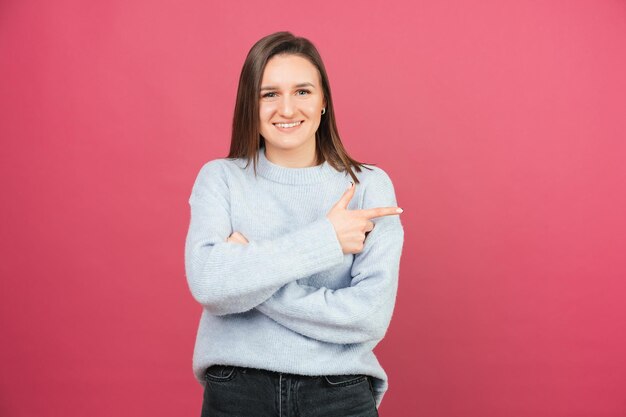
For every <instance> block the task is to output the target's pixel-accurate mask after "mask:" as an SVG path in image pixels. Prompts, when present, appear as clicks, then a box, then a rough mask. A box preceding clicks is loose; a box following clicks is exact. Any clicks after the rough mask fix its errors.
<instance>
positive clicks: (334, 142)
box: [228, 32, 375, 184]
mask: <svg viewBox="0 0 626 417" xmlns="http://www.w3.org/2000/svg"><path fill="white" fill-rule="evenodd" d="M278 54H288V55H298V56H301V57H303V58H306V59H308V60H309V61H310V62H311V63H312V64H313V65H314V66H315V67H316V68H317V70H318V71H319V74H320V79H321V81H322V91H323V93H324V97H325V98H326V113H325V114H324V115H322V118H321V120H320V125H319V127H318V129H317V131H316V132H315V150H316V157H317V164H318V165H319V164H321V163H323V162H324V161H328V163H329V164H330V165H331V166H332V167H333V168H335V169H336V170H337V171H340V172H346V171H347V172H348V173H349V175H350V176H351V177H352V179H353V180H354V182H355V183H356V184H358V183H359V180H358V178H357V177H356V175H355V173H354V171H353V170H355V171H356V172H361V168H365V169H371V168H368V167H366V166H364V163H363V162H358V161H356V160H354V159H352V158H351V157H350V156H349V155H348V152H346V150H345V148H344V147H343V144H342V143H341V138H340V137H339V131H338V129H337V124H336V122H335V109H334V106H333V99H332V95H331V92H330V83H329V82H328V75H327V74H326V69H325V68H324V63H323V62H322V58H321V56H320V54H319V52H318V51H317V49H316V48H315V46H314V45H313V43H311V41H309V40H308V39H306V38H303V37H296V36H294V35H293V34H292V33H291V32H276V33H273V34H271V35H268V36H265V37H264V38H262V39H260V40H259V41H257V42H256V43H255V44H254V45H253V46H252V48H251V49H250V51H249V52H248V56H247V57H246V60H245V62H244V64H243V68H242V69H241V75H240V76H239V86H238V88H237V101H236V103H235V113H234V115H233V128H232V136H231V141H230V152H229V154H228V158H244V159H247V161H248V164H249V163H250V161H251V160H253V161H254V173H255V175H256V166H257V162H258V152H259V149H260V148H261V146H265V139H264V138H263V137H262V136H261V133H260V120H259V90H260V88H261V85H260V84H261V80H262V77H263V71H264V70H265V65H266V64H267V62H268V61H269V60H270V58H272V57H273V56H274V55H278ZM368 165H375V164H368Z"/></svg>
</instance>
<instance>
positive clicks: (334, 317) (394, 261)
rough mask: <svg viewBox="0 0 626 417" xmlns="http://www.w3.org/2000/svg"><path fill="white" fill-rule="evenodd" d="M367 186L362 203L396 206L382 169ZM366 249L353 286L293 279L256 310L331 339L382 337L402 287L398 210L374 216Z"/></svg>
mask: <svg viewBox="0 0 626 417" xmlns="http://www.w3.org/2000/svg"><path fill="white" fill-rule="evenodd" d="M377 173H378V174H377V176H376V178H375V181H373V183H372V184H370V186H368V188H367V189H366V191H365V195H364V199H363V208H371V207H388V206H390V207H393V206H396V204H397V203H396V197H395V192H394V189H393V185H392V183H391V180H390V179H389V177H388V176H387V174H386V173H385V172H384V171H382V170H381V169H379V170H378V171H377ZM372 221H373V222H374V223H375V226H374V229H373V230H372V231H371V232H370V233H369V234H368V235H367V238H366V239H365V243H364V247H363V250H362V251H361V252H360V253H358V254H355V256H354V260H353V263H352V268H351V276H352V279H351V283H350V286H348V287H345V288H340V289H329V288H325V287H322V288H315V287H311V286H306V285H302V284H299V283H298V282H290V283H288V284H286V285H285V286H283V287H282V288H281V289H280V290H278V291H277V292H276V293H275V294H274V295H273V296H272V297H271V298H269V299H268V300H267V301H265V302H264V303H262V304H260V305H259V306H257V307H256V308H257V310H259V311H261V312H262V313H264V314H265V315H267V316H269V317H270V318H272V319H273V320H275V321H276V322H278V323H280V324H281V325H283V326H285V327H287V328H289V329H291V330H293V331H295V332H298V333H300V334H302V335H304V336H307V337H311V338H314V339H317V340H320V341H324V342H330V343H341V344H347V343H363V342H368V341H379V340H381V339H382V338H383V337H384V335H385V333H386V331H387V328H388V327H389V323H390V321H391V316H392V313H393V309H394V305H395V299H396V293H397V288H398V275H399V267H400V256H401V253H402V246H403V243H404V229H403V227H402V224H401V222H400V218H399V216H384V217H379V218H375V219H373V220H372Z"/></svg>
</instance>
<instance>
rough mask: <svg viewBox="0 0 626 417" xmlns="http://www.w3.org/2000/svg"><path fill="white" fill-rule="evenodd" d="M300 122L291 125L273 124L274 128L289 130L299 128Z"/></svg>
mask: <svg viewBox="0 0 626 417" xmlns="http://www.w3.org/2000/svg"><path fill="white" fill-rule="evenodd" d="M302 122H303V121H302V120H300V121H298V122H293V123H274V126H276V127H279V128H282V129H289V128H292V127H296V126H299V125H300V124H302Z"/></svg>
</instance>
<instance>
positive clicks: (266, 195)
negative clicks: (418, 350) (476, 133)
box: [185, 148, 404, 406]
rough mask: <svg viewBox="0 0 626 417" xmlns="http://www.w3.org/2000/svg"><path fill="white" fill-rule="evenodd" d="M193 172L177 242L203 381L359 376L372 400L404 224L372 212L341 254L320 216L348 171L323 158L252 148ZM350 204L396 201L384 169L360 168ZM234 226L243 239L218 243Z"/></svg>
mask: <svg viewBox="0 0 626 417" xmlns="http://www.w3.org/2000/svg"><path fill="white" fill-rule="evenodd" d="M245 165H246V160H245V159H227V158H221V159H215V160H212V161H210V162H207V163H206V164H205V165H204V166H203V167H202V168H201V169H200V172H199V173H198V176H197V178H196V181H195V183H194V185H193V189H192V191H191V196H190V198H189V204H190V207H191V221H190V226H189V231H188V234H187V240H186V243H185V268H186V275H187V282H188V284H189V288H190V290H191V293H192V295H193V297H194V298H195V299H196V301H198V302H199V303H200V304H201V305H202V307H203V310H202V316H201V318H200V324H199V328H198V333H197V337H196V344H195V349H194V355H193V371H194V374H195V376H196V378H197V379H198V380H199V381H200V383H201V384H204V383H205V382H204V379H203V372H204V370H205V369H206V368H207V367H208V366H211V365H213V364H228V365H235V366H245V367H252V368H260V369H269V370H273V371H276V372H285V373H294V374H302V375H324V374H327V375H328V374H366V375H371V376H372V377H373V380H372V382H373V386H374V397H375V399H376V405H377V406H379V405H380V403H381V401H382V398H383V395H384V394H385V391H386V390H387V388H388V379H387V374H386V373H385V371H384V369H383V368H382V367H381V365H380V364H379V362H378V360H377V359H376V356H375V355H374V353H373V352H372V349H373V348H374V346H376V344H377V343H378V342H379V341H380V340H381V339H382V338H383V336H384V335H385V332H386V331H387V327H388V326H389V322H390V320H391V316H392V313H393V309H394V304H395V299H396V292H397V288H398V272H399V264H400V255H401V252H402V245H403V241H404V230H403V227H402V224H401V222H400V217H399V216H398V215H393V216H384V217H378V218H375V219H373V220H372V221H373V222H374V223H375V226H374V229H373V230H372V231H371V232H370V233H369V234H368V235H367V238H366V239H365V245H364V248H363V250H362V252H360V253H358V254H354V255H353V254H343V252H342V249H341V245H340V243H339V240H338V238H337V235H336V233H335V229H334V228H333V225H332V223H331V222H330V221H329V220H328V218H327V217H326V214H327V213H328V211H329V210H330V209H331V207H332V206H333V205H334V204H335V203H336V202H337V201H338V200H339V198H340V197H341V196H342V195H343V193H344V191H345V190H346V188H347V187H348V186H349V181H350V180H351V178H350V176H349V175H348V174H347V173H341V172H339V171H337V170H335V169H334V168H333V167H332V166H331V165H330V164H328V162H324V163H323V164H321V165H318V166H315V167H306V168H287V167H282V166H279V165H276V164H274V163H272V162H270V161H269V160H268V159H267V158H266V157H265V153H264V148H261V149H260V151H259V161H258V165H257V174H258V175H257V176H256V177H255V176H254V171H253V164H252V163H250V164H249V165H248V167H247V168H245ZM367 166H368V167H370V168H373V170H371V171H370V170H368V169H363V170H362V171H361V172H360V173H356V175H357V176H358V178H359V181H360V184H356V190H355V193H354V196H353V198H352V200H351V201H350V204H349V205H348V209H360V208H372V207H393V206H396V205H397V203H396V197H395V192H394V188H393V185H392V182H391V180H390V179H389V176H388V175H387V174H386V173H385V172H384V171H383V170H382V169H380V168H378V167H375V166H373V165H367ZM234 231H237V232H240V233H242V234H243V235H244V236H245V237H246V238H247V239H248V241H249V243H248V244H246V245H242V244H238V243H231V242H226V240H227V238H228V237H229V236H230V234H231V233H232V232H234Z"/></svg>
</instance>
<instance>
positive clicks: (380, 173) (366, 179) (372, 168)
mask: <svg viewBox="0 0 626 417" xmlns="http://www.w3.org/2000/svg"><path fill="white" fill-rule="evenodd" d="M361 166H362V168H361V172H356V171H355V172H354V173H355V175H356V177H357V178H358V179H359V182H361V183H362V184H363V185H366V186H368V187H383V188H387V189H389V188H391V189H392V190H393V182H392V180H391V177H390V176H389V174H388V173H387V171H385V170H384V169H383V168H381V167H379V166H377V165H373V164H362V165H361Z"/></svg>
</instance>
